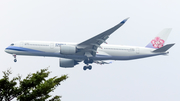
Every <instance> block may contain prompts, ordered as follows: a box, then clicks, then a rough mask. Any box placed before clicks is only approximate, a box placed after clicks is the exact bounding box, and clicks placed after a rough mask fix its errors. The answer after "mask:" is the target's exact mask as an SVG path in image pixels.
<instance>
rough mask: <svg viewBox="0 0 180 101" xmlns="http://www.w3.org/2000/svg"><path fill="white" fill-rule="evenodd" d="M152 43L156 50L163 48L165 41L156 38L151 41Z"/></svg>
mask: <svg viewBox="0 0 180 101" xmlns="http://www.w3.org/2000/svg"><path fill="white" fill-rule="evenodd" d="M151 43H152V44H153V47H154V48H161V47H162V46H163V44H164V40H163V39H160V37H156V38H155V39H153V40H152V41H151Z"/></svg>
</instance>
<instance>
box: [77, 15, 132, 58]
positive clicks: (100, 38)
mask: <svg viewBox="0 0 180 101" xmlns="http://www.w3.org/2000/svg"><path fill="white" fill-rule="evenodd" d="M128 19H129V18H126V19H124V20H123V21H121V22H120V23H119V24H117V25H116V26H114V27H112V28H110V29H108V30H106V31H105V32H102V33H100V34H98V35H96V36H94V37H92V38H90V39H88V40H86V41H84V42H82V43H80V44H78V45H77V48H78V50H79V52H78V53H79V54H84V55H85V56H87V57H92V56H95V55H96V51H97V48H98V47H100V45H101V44H102V43H103V42H105V41H106V40H107V39H108V38H109V36H110V35H111V34H112V33H113V32H114V31H116V30H117V29H118V28H120V27H121V26H122V25H123V24H124V23H125V22H126V21H127V20H128Z"/></svg>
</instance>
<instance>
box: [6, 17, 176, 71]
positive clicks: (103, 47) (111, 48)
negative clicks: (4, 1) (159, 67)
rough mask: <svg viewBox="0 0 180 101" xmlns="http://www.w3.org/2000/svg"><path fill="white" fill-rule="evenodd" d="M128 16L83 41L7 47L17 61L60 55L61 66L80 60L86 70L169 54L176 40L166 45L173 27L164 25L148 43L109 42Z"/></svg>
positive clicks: (20, 44)
mask: <svg viewBox="0 0 180 101" xmlns="http://www.w3.org/2000/svg"><path fill="white" fill-rule="evenodd" d="M128 19H129V18H126V19H124V20H123V21H121V22H120V23H119V24H117V25H115V26H114V27H112V28H110V29H108V30H106V31H104V32H102V33H100V34H98V35H96V36H94V37H92V38H90V39H88V40H85V41H83V42H81V43H67V42H46V41H18V42H13V43H12V44H11V45H10V46H8V47H7V48H6V49H5V52H7V53H9V54H12V55H13V57H14V62H17V59H16V55H28V56H44V57H57V58H59V66H60V67H63V68H73V67H74V66H75V65H77V64H79V63H80V62H84V64H86V65H85V66H84V67H83V70H86V69H89V70H91V69H92V66H91V65H90V64H92V63H97V64H110V63H112V62H105V61H107V60H133V59H140V58H146V57H152V56H157V55H166V54H168V53H169V52H168V49H170V48H171V47H172V46H173V45H174V44H175V43H173V44H167V45H165V41H166V39H167V37H168V36H169V33H170V32H171V28H165V29H163V30H162V31H161V32H160V33H159V34H158V35H157V36H156V37H155V38H154V39H152V41H150V43H149V44H148V45H147V46H145V47H137V46H125V45H110V44H103V43H107V42H106V40H107V39H108V38H109V37H110V35H111V34H112V33H113V32H115V31H116V30H117V29H118V28H120V27H121V26H122V25H124V23H125V22H126V21H127V20H128Z"/></svg>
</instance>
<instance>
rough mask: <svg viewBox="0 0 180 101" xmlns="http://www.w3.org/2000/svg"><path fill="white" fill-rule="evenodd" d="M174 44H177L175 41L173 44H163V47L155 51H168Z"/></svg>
mask: <svg viewBox="0 0 180 101" xmlns="http://www.w3.org/2000/svg"><path fill="white" fill-rule="evenodd" d="M174 44H175V43H173V44H167V45H165V46H163V47H161V48H159V49H156V50H154V51H153V52H166V51H167V50H168V49H169V48H171V47H172V46H173V45H174Z"/></svg>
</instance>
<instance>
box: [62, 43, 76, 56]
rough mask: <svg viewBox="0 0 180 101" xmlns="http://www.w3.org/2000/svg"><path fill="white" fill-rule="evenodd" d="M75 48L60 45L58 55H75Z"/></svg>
mask: <svg viewBox="0 0 180 101" xmlns="http://www.w3.org/2000/svg"><path fill="white" fill-rule="evenodd" d="M76 50H77V48H76V46H68V45H61V47H60V53H61V54H64V55H72V54H75V53H76Z"/></svg>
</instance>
